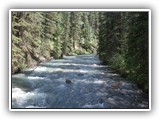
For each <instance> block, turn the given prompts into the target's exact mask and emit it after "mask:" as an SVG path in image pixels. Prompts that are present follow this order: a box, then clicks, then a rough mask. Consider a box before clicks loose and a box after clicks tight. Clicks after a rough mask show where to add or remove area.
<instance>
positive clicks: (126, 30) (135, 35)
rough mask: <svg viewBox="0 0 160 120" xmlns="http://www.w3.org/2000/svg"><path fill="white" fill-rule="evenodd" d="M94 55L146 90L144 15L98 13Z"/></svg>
mask: <svg viewBox="0 0 160 120" xmlns="http://www.w3.org/2000/svg"><path fill="white" fill-rule="evenodd" d="M99 21H100V25H99V43H98V45H99V48H98V54H99V57H100V59H101V60H102V61H103V62H104V63H108V64H109V65H110V66H111V67H112V68H114V69H116V70H117V71H119V72H120V73H121V74H127V75H128V77H129V78H130V79H132V80H134V81H135V82H136V83H137V84H138V85H139V86H140V87H141V88H142V89H143V90H144V91H148V13H147V12H118V13H117V12H102V13H100V15H99Z"/></svg>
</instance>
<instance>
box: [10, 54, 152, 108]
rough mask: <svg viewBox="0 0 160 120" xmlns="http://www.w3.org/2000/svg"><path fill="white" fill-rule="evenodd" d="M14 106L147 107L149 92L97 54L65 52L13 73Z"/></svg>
mask: <svg viewBox="0 0 160 120" xmlns="http://www.w3.org/2000/svg"><path fill="white" fill-rule="evenodd" d="M11 84H12V96H11V98H12V101H11V105H12V108H13V109H18V108H26V109H27V108H49V109H51V108H52V109H59V108H72V109H74V108H80V109H81V108H83V109H85V108H99V109H148V107H149V102H148V96H147V95H146V94H144V93H143V92H142V91H141V90H140V89H139V88H138V87H137V86H136V84H134V83H133V82H131V81H127V80H125V79H124V78H122V77H120V75H119V74H117V73H114V72H113V71H112V70H110V69H109V68H108V66H104V65H101V62H100V60H99V59H98V57H97V56H96V55H79V56H65V57H64V58H63V59H59V60H55V59H53V60H51V61H48V62H45V63H41V64H40V65H39V66H37V67H36V68H34V69H26V70H25V71H24V72H23V73H19V74H14V75H12V82H11Z"/></svg>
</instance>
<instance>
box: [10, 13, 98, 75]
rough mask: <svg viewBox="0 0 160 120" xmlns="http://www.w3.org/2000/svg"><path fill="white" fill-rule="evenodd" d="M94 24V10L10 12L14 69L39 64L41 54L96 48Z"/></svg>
mask: <svg viewBox="0 0 160 120" xmlns="http://www.w3.org/2000/svg"><path fill="white" fill-rule="evenodd" d="M82 22H83V23H85V27H84V29H82V28H81V27H82V26H81V23H82ZM97 24H98V19H97V13H96V12H12V68H13V73H14V72H16V71H17V70H18V69H23V68H25V67H30V66H33V65H36V64H38V63H39V61H40V60H39V59H40V57H45V58H46V59H50V57H53V58H55V59H57V58H61V57H62V56H63V54H64V55H79V54H88V53H93V52H95V50H96V48H97V47H96V46H97V44H96V43H97V38H98V37H97V35H96V34H97V31H98V30H97V28H98V27H97ZM94 31H95V32H94ZM82 39H83V42H82Z"/></svg>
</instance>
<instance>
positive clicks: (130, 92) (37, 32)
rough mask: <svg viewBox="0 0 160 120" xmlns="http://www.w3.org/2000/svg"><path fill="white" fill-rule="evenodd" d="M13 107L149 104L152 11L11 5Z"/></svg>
mask: <svg viewBox="0 0 160 120" xmlns="http://www.w3.org/2000/svg"><path fill="white" fill-rule="evenodd" d="M11 46H12V48H11V55H12V57H11V58H12V61H11V66H12V69H11V73H12V108H106V109H107V108H109V109H111V108H131V109H136V108H138V109H139V108H142V109H146V108H148V107H149V98H148V95H149V12H148V11H139V12H138V11H137V12H136V11H133V12H131V11H128V12H127V11H124V12H123V11H122V12H121V11H113V12H111V11H110V12H107V11H105V12H101V11H99V12H96V11H93V12H92V11H88V12H85V11H82V12H80V11H70V12H69V11H12V12H11Z"/></svg>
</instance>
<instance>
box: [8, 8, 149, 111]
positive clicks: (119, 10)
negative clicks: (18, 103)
mask: <svg viewBox="0 0 160 120" xmlns="http://www.w3.org/2000/svg"><path fill="white" fill-rule="evenodd" d="M12 11H55V12H56V11H59V12H63V11H82V12H83V11H86V12H92V11H97V12H100V11H102V12H143V11H144V12H148V13H149V26H148V27H149V109H47V108H44V109H28V108H27V109H12V108H11V101H12V98H11V94H12V93H11V90H12V88H11V80H12V79H11V77H12V73H11V66H12V63H11V61H12V54H11V45H12V42H11V41H12V40H11V29H12V28H11V25H12V24H11V22H12V21H11V13H12ZM151 78H152V77H151V10H150V9H10V10H9V110H10V111H150V110H151Z"/></svg>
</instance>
